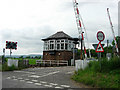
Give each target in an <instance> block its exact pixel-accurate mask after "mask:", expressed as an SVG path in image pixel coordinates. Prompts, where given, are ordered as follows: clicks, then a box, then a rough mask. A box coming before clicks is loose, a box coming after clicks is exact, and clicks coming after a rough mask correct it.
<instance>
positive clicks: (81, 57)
mask: <svg viewBox="0 0 120 90" xmlns="http://www.w3.org/2000/svg"><path fill="white" fill-rule="evenodd" d="M82 47H83V46H82V38H81V52H80V59H81V60H82V59H83V56H82Z"/></svg>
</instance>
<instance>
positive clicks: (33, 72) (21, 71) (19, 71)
mask: <svg viewBox="0 0 120 90" xmlns="http://www.w3.org/2000/svg"><path fill="white" fill-rule="evenodd" d="M13 72H23V73H27V74H35V73H34V72H27V71H13Z"/></svg>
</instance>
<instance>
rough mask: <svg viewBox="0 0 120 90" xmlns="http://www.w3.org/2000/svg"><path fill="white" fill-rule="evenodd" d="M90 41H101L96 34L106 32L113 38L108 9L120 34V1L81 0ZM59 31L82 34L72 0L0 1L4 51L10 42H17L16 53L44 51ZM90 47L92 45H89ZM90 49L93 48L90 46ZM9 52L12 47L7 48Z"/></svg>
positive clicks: (0, 39)
mask: <svg viewBox="0 0 120 90" xmlns="http://www.w3.org/2000/svg"><path fill="white" fill-rule="evenodd" d="M77 1H78V3H79V5H78V6H79V11H80V14H81V16H82V19H83V21H84V24H85V27H86V30H87V35H88V39H89V42H90V43H91V44H92V43H98V40H97V38H96V34H97V32H98V31H99V30H102V31H103V32H104V33H105V40H104V42H102V43H106V40H107V39H108V40H110V42H111V41H112V40H113V36H112V32H111V28H110V24H109V19H108V16H107V8H109V11H110V15H111V19H112V23H113V26H114V30H115V35H118V0H77ZM57 31H64V32H65V33H67V34H68V35H70V36H72V37H78V30H77V25H76V19H75V14H74V9H73V3H72V0H0V54H2V53H3V48H4V47H5V45H6V41H17V42H18V47H17V48H18V49H17V50H13V54H14V55H19V54H21V55H23V54H42V52H43V41H42V40H41V39H43V38H46V37H48V36H50V35H52V34H54V33H56V32H57ZM87 47H88V46H87ZM90 48H93V47H92V45H90ZM6 54H9V49H7V50H6Z"/></svg>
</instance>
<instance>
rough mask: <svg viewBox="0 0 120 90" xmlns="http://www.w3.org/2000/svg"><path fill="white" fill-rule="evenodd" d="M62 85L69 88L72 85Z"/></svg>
mask: <svg viewBox="0 0 120 90" xmlns="http://www.w3.org/2000/svg"><path fill="white" fill-rule="evenodd" d="M61 86H62V87H66V88H69V87H70V86H68V85H61Z"/></svg>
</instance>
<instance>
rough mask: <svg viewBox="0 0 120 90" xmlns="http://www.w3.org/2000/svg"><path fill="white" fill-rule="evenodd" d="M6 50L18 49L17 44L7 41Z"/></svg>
mask: <svg viewBox="0 0 120 90" xmlns="http://www.w3.org/2000/svg"><path fill="white" fill-rule="evenodd" d="M6 49H15V50H16V49H17V42H11V41H6Z"/></svg>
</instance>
